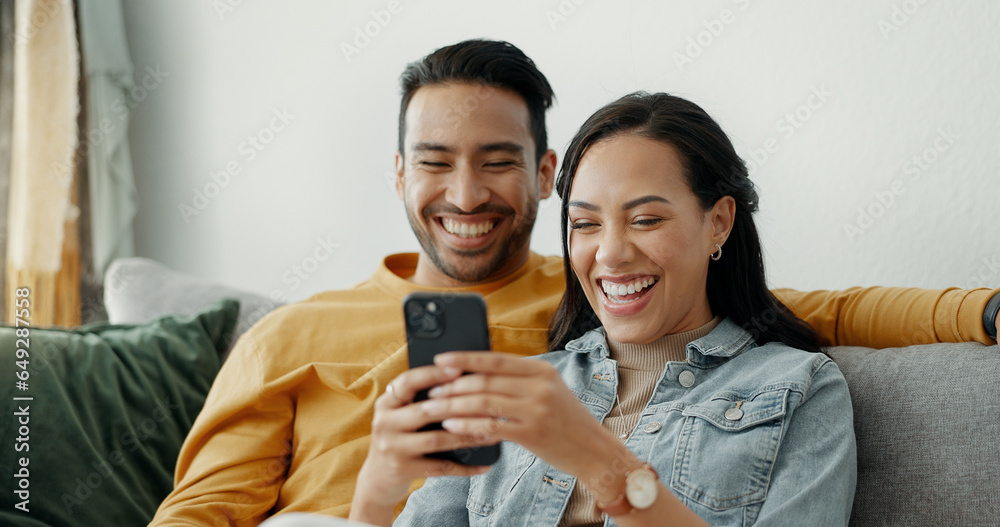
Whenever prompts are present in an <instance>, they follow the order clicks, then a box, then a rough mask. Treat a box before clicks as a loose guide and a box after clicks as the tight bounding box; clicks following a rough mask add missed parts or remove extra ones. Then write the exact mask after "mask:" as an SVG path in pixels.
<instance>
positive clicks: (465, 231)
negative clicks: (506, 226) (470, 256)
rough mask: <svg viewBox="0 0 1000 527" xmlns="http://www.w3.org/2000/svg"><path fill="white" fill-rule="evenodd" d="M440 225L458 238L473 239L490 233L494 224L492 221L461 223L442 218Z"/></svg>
mask: <svg viewBox="0 0 1000 527" xmlns="http://www.w3.org/2000/svg"><path fill="white" fill-rule="evenodd" d="M441 225H442V226H443V227H444V230H446V231H448V232H449V233H451V234H454V235H455V236H458V237H460V238H475V237H477V236H482V235H484V234H486V233H488V232H490V231H492V230H493V227H494V226H496V223H495V222H492V221H484V222H482V223H462V222H459V221H455V220H452V219H449V218H442V219H441Z"/></svg>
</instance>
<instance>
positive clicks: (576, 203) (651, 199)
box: [569, 195, 670, 212]
mask: <svg viewBox="0 0 1000 527" xmlns="http://www.w3.org/2000/svg"><path fill="white" fill-rule="evenodd" d="M651 202H659V203H666V204H670V200H668V199H667V198H663V197H660V196H653V195H649V196H643V197H641V198H636V199H633V200H631V201H627V202H625V204H624V205H622V210H629V209H633V208H635V207H638V206H639V205H642V204H644V203H651ZM569 206H570V207H579V208H581V209H586V210H589V211H593V212H600V211H601V208H600V207H598V206H597V205H594V204H593V203H588V202H586V201H571V202H569Z"/></svg>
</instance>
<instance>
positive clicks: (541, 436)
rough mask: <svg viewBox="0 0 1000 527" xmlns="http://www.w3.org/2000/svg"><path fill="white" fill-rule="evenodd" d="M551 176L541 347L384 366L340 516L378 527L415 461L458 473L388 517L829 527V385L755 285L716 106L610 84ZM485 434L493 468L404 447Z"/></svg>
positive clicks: (749, 203)
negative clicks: (557, 264) (555, 306)
mask: <svg viewBox="0 0 1000 527" xmlns="http://www.w3.org/2000/svg"><path fill="white" fill-rule="evenodd" d="M557 188H558V190H559V193H560V196H561V197H562V198H563V210H562V222H563V250H564V254H565V262H566V279H567V288H566V293H565V296H564V297H563V301H562V304H561V305H560V307H559V310H558V311H557V313H556V316H555V318H554V321H553V325H552V331H551V343H552V345H553V349H556V350H558V351H553V352H550V353H548V354H545V355H542V356H540V357H538V359H540V360H524V359H517V358H513V357H511V356H507V355H505V354H502V353H489V354H487V353H475V352H466V353H450V354H443V355H440V356H438V358H437V360H436V365H435V366H431V367H427V368H425V369H415V370H411V371H408V372H406V373H404V374H403V375H401V376H400V377H398V378H397V379H396V380H394V381H393V382H392V384H390V387H391V390H390V391H389V392H387V393H386V394H383V395H382V396H381V397H380V399H379V400H378V402H377V403H376V414H375V419H374V421H373V439H372V449H371V450H370V452H369V457H368V459H367V460H366V462H365V466H364V467H363V468H362V471H361V474H360V477H359V480H358V487H357V491H356V494H355V498H354V502H353V504H352V510H351V517H352V519H359V520H363V521H368V522H370V523H376V524H388V523H389V522H391V519H392V510H393V509H392V508H393V506H394V505H395V504H396V503H397V502H398V501H400V500H401V499H402V498H403V497H405V496H406V492H407V491H408V488H409V485H410V482H411V481H412V480H413V479H416V478H419V477H424V476H428V475H454V476H471V477H451V478H430V479H428V480H427V482H426V484H425V485H424V486H423V487H422V488H421V489H419V490H418V491H416V492H414V493H413V494H412V495H411V496H410V498H409V500H408V502H407V504H406V508H405V510H404V511H403V513H402V514H401V515H400V517H399V518H398V519H397V524H403V525H411V524H412V525H469V524H473V525H479V524H482V525H487V524H489V525H494V524H497V525H602V524H604V517H605V516H609V517H611V520H612V521H611V522H609V524H617V525H623V526H624V525H662V524H664V523H669V524H671V525H706V524H712V525H750V524H768V525H770V524H787V525H845V524H846V523H847V519H848V516H849V514H850V508H851V502H852V499H853V495H854V486H855V479H856V471H857V468H856V463H855V442H854V432H853V425H852V413H851V403H850V397H849V394H848V391H847V385H846V383H845V381H844V378H843V376H842V375H841V374H840V371H839V370H838V369H837V366H836V365H835V364H834V363H833V362H832V361H831V360H830V359H829V358H827V357H826V356H825V355H823V354H822V353H820V350H819V347H818V344H817V339H816V336H815V335H814V334H813V333H812V331H811V330H810V329H809V328H808V326H806V325H805V324H804V323H803V322H801V321H800V320H798V319H796V318H795V317H794V316H793V315H792V314H791V313H790V312H789V311H788V310H787V309H785V307H784V306H782V305H781V303H780V302H778V301H777V300H776V299H775V298H774V297H773V296H772V295H771V294H770V292H768V289H767V287H766V284H765V281H764V270H763V260H762V256H761V248H760V240H759V237H758V235H757V231H756V227H755V225H754V222H753V218H752V213H753V212H754V211H755V210H756V208H757V195H756V193H755V191H754V189H753V185H752V183H751V182H750V181H749V179H748V178H747V171H746V168H745V167H744V165H743V163H742V161H741V160H740V159H739V157H738V156H737V155H736V153H735V150H734V149H733V146H732V143H731V142H730V141H729V139H728V138H727V137H726V135H725V134H724V133H723V131H722V130H721V128H720V127H719V126H718V124H717V123H715V121H713V120H712V118H711V117H709V116H708V115H707V114H706V113H705V112H704V111H703V110H702V109H701V108H699V107H698V106H697V105H695V104H693V103H691V102H688V101H686V100H683V99H680V98H677V97H674V96H671V95H667V94H652V95H650V94H645V93H637V94H632V95H628V96H625V97H623V98H621V99H619V100H618V101H615V102H613V103H611V104H609V105H608V106H606V107H604V108H602V109H601V110H599V111H598V112H597V113H595V114H594V115H593V116H591V118H590V119H588V120H587V122H586V123H584V125H583V127H582V128H581V129H580V131H579V132H578V133H577V134H576V137H575V138H574V139H573V141H572V142H571V144H570V147H569V150H568V151H567V154H566V158H565V160H564V164H563V167H562V170H561V173H560V177H559V181H558V182H557ZM598 320H599V322H598ZM598 324H600V325H601V327H596V326H598ZM461 372H471V374H469V375H464V376H461ZM434 385H437V387H436V388H435V389H434V390H432V392H431V399H430V400H429V401H427V402H422V403H417V404H406V402H407V401H410V400H412V397H413V396H414V394H415V393H416V391H418V390H420V389H422V388H426V387H430V386H434ZM442 419H443V420H444V427H445V429H446V431H442V432H429V433H428V432H424V433H414V431H415V430H416V429H417V428H420V427H421V426H423V425H424V424H427V423H430V422H435V421H440V420H442ZM499 441H504V442H505V443H504V444H503V447H502V455H501V459H500V461H499V462H497V463H496V464H495V465H493V466H492V467H463V466H459V465H453V464H448V463H446V462H442V461H440V460H430V459H426V458H423V457H422V455H423V453H427V452H434V451H440V450H449V449H453V448H459V447H467V446H479V445H487V444H495V443H497V442H499Z"/></svg>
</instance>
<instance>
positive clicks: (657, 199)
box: [622, 195, 670, 210]
mask: <svg viewBox="0 0 1000 527" xmlns="http://www.w3.org/2000/svg"><path fill="white" fill-rule="evenodd" d="M652 202H660V203H666V204H668V205H669V204H670V200H669V199H667V198H662V197H660V196H653V195H649V196H643V197H641V198H636V199H634V200H632V201H627V202H625V204H624V205H622V210H628V209H632V208H635V207H638V206H639V205H642V204H645V203H652Z"/></svg>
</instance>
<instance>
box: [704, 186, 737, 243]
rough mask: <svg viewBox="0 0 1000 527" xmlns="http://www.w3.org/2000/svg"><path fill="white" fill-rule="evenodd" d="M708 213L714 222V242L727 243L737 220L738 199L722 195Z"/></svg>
mask: <svg viewBox="0 0 1000 527" xmlns="http://www.w3.org/2000/svg"><path fill="white" fill-rule="evenodd" d="M708 214H709V220H710V221H711V222H712V243H713V244H715V243H717V244H719V245H725V243H726V240H727V239H729V233H730V232H732V230H733V223H734V222H735V221H736V200H734V199H733V197H732V196H722V197H721V198H719V201H716V202H715V206H713V207H712V210H711V211H709V213H708Z"/></svg>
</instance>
